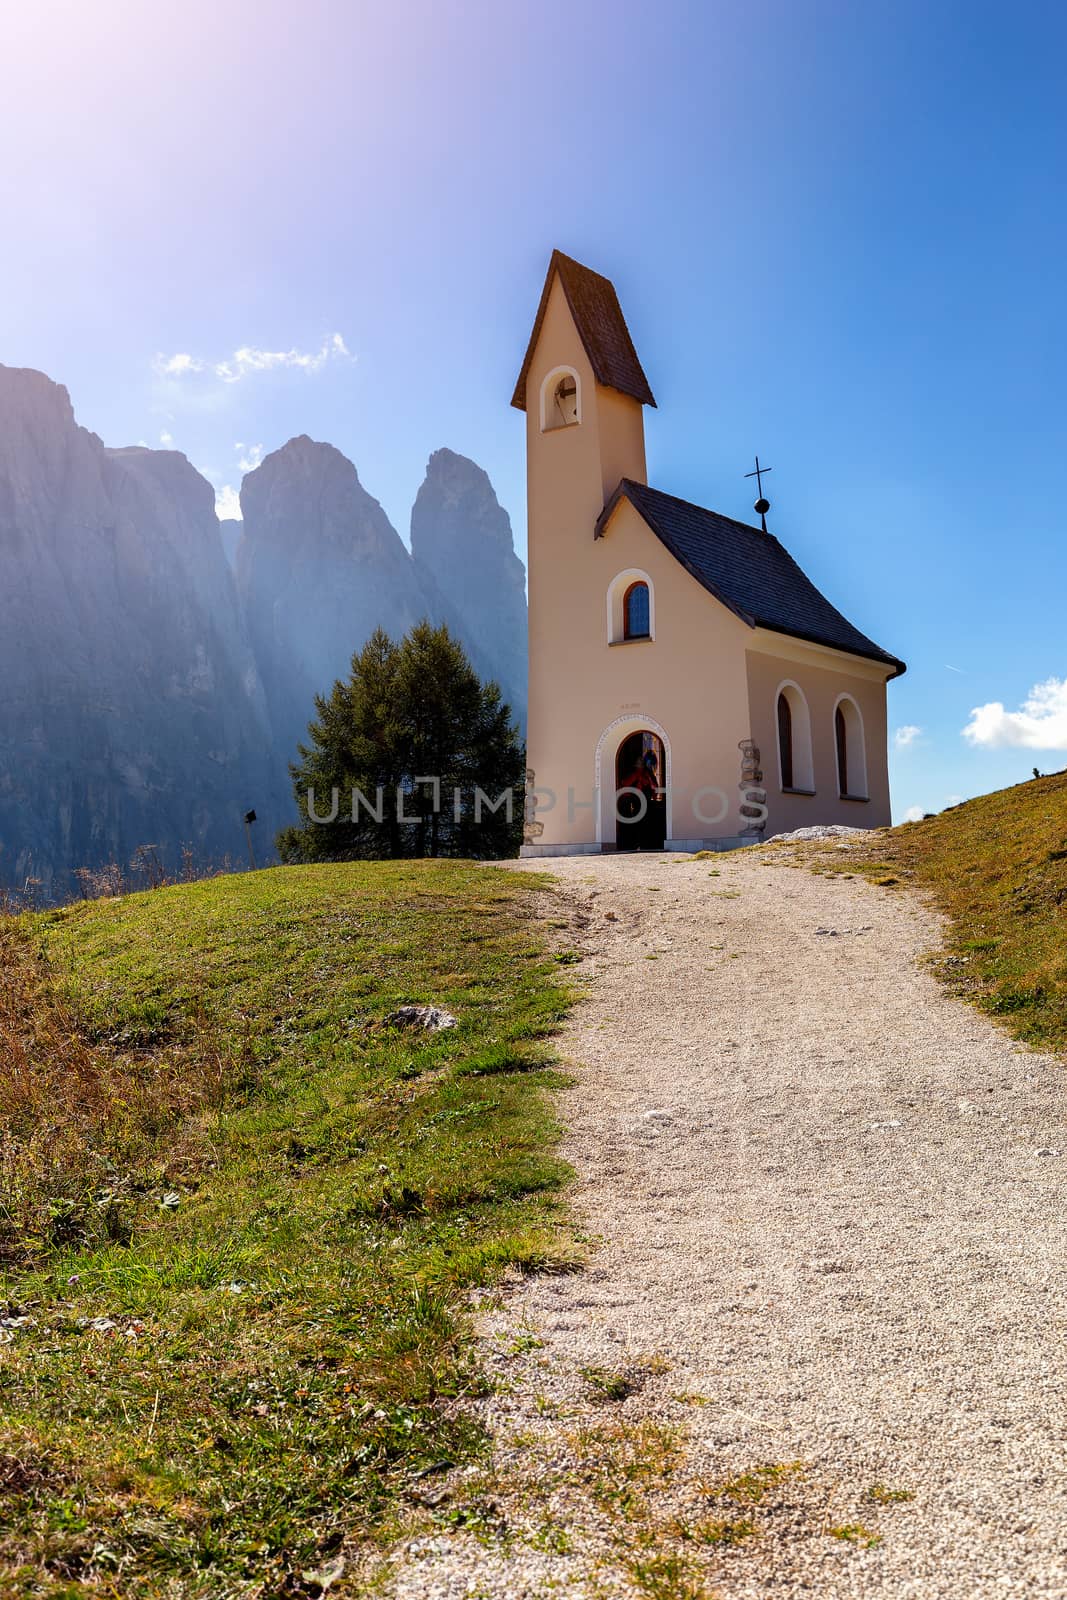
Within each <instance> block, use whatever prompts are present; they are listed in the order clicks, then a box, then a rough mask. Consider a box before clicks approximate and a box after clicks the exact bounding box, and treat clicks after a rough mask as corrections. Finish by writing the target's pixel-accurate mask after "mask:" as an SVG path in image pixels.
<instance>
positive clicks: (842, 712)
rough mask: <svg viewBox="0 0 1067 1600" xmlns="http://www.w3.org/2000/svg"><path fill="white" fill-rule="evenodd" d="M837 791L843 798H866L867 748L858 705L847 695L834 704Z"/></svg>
mask: <svg viewBox="0 0 1067 1600" xmlns="http://www.w3.org/2000/svg"><path fill="white" fill-rule="evenodd" d="M834 747H835V749H836V751H837V792H838V794H839V795H841V797H842V799H845V800H866V799H867V751H866V749H865V741H864V737H863V718H862V717H861V716H860V708H859V706H858V705H857V704H856V702H855V700H853V699H852V698H851V696H849V695H842V696H841V698H840V700H838V702H837V705H836V706H835V707H834Z"/></svg>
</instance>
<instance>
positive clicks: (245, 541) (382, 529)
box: [237, 435, 430, 761]
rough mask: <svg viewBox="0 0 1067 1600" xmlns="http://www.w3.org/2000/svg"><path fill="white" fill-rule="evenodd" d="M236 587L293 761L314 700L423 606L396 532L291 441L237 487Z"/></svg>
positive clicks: (357, 492)
mask: <svg viewBox="0 0 1067 1600" xmlns="http://www.w3.org/2000/svg"><path fill="white" fill-rule="evenodd" d="M241 512H242V515H243V517H244V534H243V536H242V539H241V543H240V545H239V546H238V551H237V588H238V593H239V595H240V598H241V604H242V607H243V610H244V614H245V617H246V618H247V622H248V629H249V634H250V637H251V640H252V646H253V649H254V651H255V656H256V661H257V663H258V666H259V672H260V676H261V678H262V680H263V685H264V688H265V690H266V694H267V703H268V706H269V708H270V716H271V723H272V726H273V728H274V735H275V739H276V741H277V743H278V747H279V750H280V751H283V752H284V753H285V759H286V760H287V761H289V760H295V758H296V747H297V743H298V742H299V741H300V740H301V739H302V738H303V737H304V736H305V733H306V730H307V724H308V719H309V718H310V717H311V715H312V714H313V711H314V704H313V702H314V696H315V694H316V693H324V692H326V691H328V690H329V689H330V687H331V686H332V684H333V681H334V679H335V678H339V677H343V676H344V675H345V673H346V672H347V671H348V666H349V662H350V661H351V659H352V655H353V652H354V651H356V650H358V649H359V648H360V647H361V646H362V645H363V644H364V643H365V642H366V640H367V639H368V637H369V636H370V634H371V633H373V631H374V629H375V628H376V627H382V628H384V629H385V630H386V632H387V633H391V634H395V635H401V634H404V633H406V632H407V630H408V629H409V628H410V627H411V626H412V625H413V624H414V623H416V622H418V620H419V618H420V617H422V616H425V615H426V614H427V613H428V611H429V609H430V607H429V602H428V601H427V598H426V596H425V594H424V593H423V590H422V587H421V585H420V583H419V579H418V576H417V574H416V572H415V566H414V563H413V561H412V559H411V557H410V555H409V554H408V552H407V550H406V549H405V548H404V544H403V541H402V540H401V538H400V536H399V534H398V533H397V532H396V529H395V528H394V527H393V525H392V523H391V522H390V521H389V518H388V517H387V516H386V514H385V512H384V511H383V510H382V508H381V506H380V505H379V504H378V502H377V500H375V499H374V498H373V496H372V495H369V494H368V493H367V491H366V489H364V487H363V485H362V484H361V483H360V481H359V474H358V473H357V471H356V469H355V467H354V466H353V465H352V463H351V461H349V460H348V459H347V457H345V456H343V455H342V454H341V452H340V450H335V449H334V447H333V445H330V444H318V443H316V441H315V440H313V439H309V438H308V437H307V436H306V435H301V436H300V437H299V438H297V439H290V440H289V443H288V444H285V445H283V446H282V448H281V449H280V450H275V451H274V452H273V454H271V455H269V456H267V457H265V459H264V460H263V461H262V462H261V463H260V465H259V466H258V467H256V469H255V470H254V471H253V472H250V473H249V474H248V476H247V477H246V478H245V480H244V483H243V485H242V487H241Z"/></svg>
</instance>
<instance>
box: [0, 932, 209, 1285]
mask: <svg viewBox="0 0 1067 1600" xmlns="http://www.w3.org/2000/svg"><path fill="white" fill-rule="evenodd" d="M229 1075H231V1074H229V1073H228V1071H227V1069H226V1068H225V1067H224V1065H223V1062H222V1059H221V1057H220V1055H219V1053H218V1051H217V1050H214V1049H212V1048H211V1046H210V1041H209V1039H208V1037H207V1036H206V1035H205V1034H203V1033H199V1034H198V1033H196V1032H194V1034H193V1037H192V1038H191V1039H189V1040H185V1041H183V1043H182V1045H181V1047H180V1048H159V1047H158V1045H157V1046H155V1047H150V1048H133V1049H130V1048H128V1047H127V1048H123V1047H122V1046H121V1045H120V1044H119V1043H118V1042H116V1041H113V1040H107V1039H102V1040H99V1041H94V1040H92V1039H91V1038H90V1037H88V1036H87V1033H86V1030H85V1028H84V1026H83V1024H82V1023H81V1022H80V1021H79V1020H78V1019H77V1018H76V1017H75V1015H74V1014H73V1012H72V1011H71V1009H70V1007H69V1005H68V1004H67V1003H66V1001H65V1000H64V999H63V998H62V996H61V994H60V993H59V991H58V989H57V987H56V985H55V983H54V982H53V980H52V976H51V974H50V972H49V969H48V966H47V963H46V961H45V959H44V957H43V956H42V955H41V954H40V953H39V950H38V948H37V946H36V944H35V941H34V939H33V937H32V936H31V934H30V932H29V930H28V928H27V926H26V924H25V923H24V922H23V921H21V920H20V919H19V918H17V917H15V916H13V915H11V914H4V913H0V1261H6V1262H8V1263H9V1264H12V1263H17V1262H22V1263H25V1262H27V1261H29V1260H32V1259H33V1258H35V1257H36V1256H38V1255H39V1254H41V1253H42V1252H43V1251H47V1250H49V1249H51V1248H53V1247H55V1246H66V1245H75V1244H83V1243H90V1242H92V1241H99V1242H101V1243H103V1242H105V1241H109V1240H110V1241H113V1242H117V1243H123V1242H125V1241H126V1240H127V1238H128V1234H129V1227H128V1221H127V1218H126V1202H127V1200H128V1199H130V1198H131V1197H132V1196H133V1195H134V1194H136V1193H137V1192H138V1191H139V1190H140V1189H142V1188H143V1187H144V1186H145V1184H146V1183H147V1182H148V1180H149V1168H150V1167H155V1168H159V1167H160V1166H161V1167H162V1171H156V1172H155V1173H154V1174H153V1175H154V1177H155V1178H156V1180H157V1181H158V1180H159V1179H160V1178H161V1179H162V1181H164V1182H174V1181H177V1179H178V1177H179V1176H181V1177H183V1178H184V1177H187V1175H188V1173H189V1171H190V1169H191V1168H192V1167H195V1166H196V1165H197V1164H198V1163H199V1162H201V1161H202V1160H203V1159H204V1155H205V1139H204V1136H203V1134H202V1133H201V1131H200V1129H199V1127H198V1123H197V1119H198V1117H199V1116H200V1114H201V1113H202V1112H203V1111H204V1110H206V1109H209V1108H213V1107H215V1106H217V1105H218V1104H219V1103H220V1101H221V1098H222V1095H223V1091H224V1088H225V1084H226V1080H227V1077H228V1076H229ZM164 1146H165V1149H166V1156H165V1159H162V1160H161V1151H162V1150H163V1148H164Z"/></svg>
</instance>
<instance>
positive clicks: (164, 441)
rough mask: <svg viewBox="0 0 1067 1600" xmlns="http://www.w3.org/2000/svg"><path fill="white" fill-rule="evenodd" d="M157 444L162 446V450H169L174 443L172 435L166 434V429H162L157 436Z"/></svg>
mask: <svg viewBox="0 0 1067 1600" xmlns="http://www.w3.org/2000/svg"><path fill="white" fill-rule="evenodd" d="M159 442H160V444H161V445H162V446H163V448H164V450H169V449H170V447H171V445H172V444H173V443H174V435H173V434H172V433H168V432H167V430H166V428H164V429H163V432H162V433H161V434H160V436H159Z"/></svg>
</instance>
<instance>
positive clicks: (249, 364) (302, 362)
mask: <svg viewBox="0 0 1067 1600" xmlns="http://www.w3.org/2000/svg"><path fill="white" fill-rule="evenodd" d="M335 357H344V358H345V359H347V360H351V359H352V358H351V356H350V355H349V352H348V347H347V345H346V344H345V342H344V340H343V339H342V337H341V335H340V334H339V333H334V334H331V335H330V337H329V338H327V339H324V340H323V341H322V344H321V346H320V348H319V349H318V350H314V351H306V350H295V349H294V350H258V349H257V348H256V347H255V345H250V344H245V345H242V346H241V348H240V349H239V350H235V351H234V353H233V355H232V356H231V357H230V359H229V360H228V361H218V362H216V363H215V368H214V371H215V376H216V377H217V378H221V379H222V381H223V383H240V381H241V379H242V378H245V377H247V376H248V374H249V373H250V372H272V371H274V370H275V369H276V368H278V367H296V368H299V369H300V370H302V371H304V372H317V371H318V370H319V368H320V367H321V366H324V365H325V364H326V362H327V361H329V360H331V359H333V358H335Z"/></svg>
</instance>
